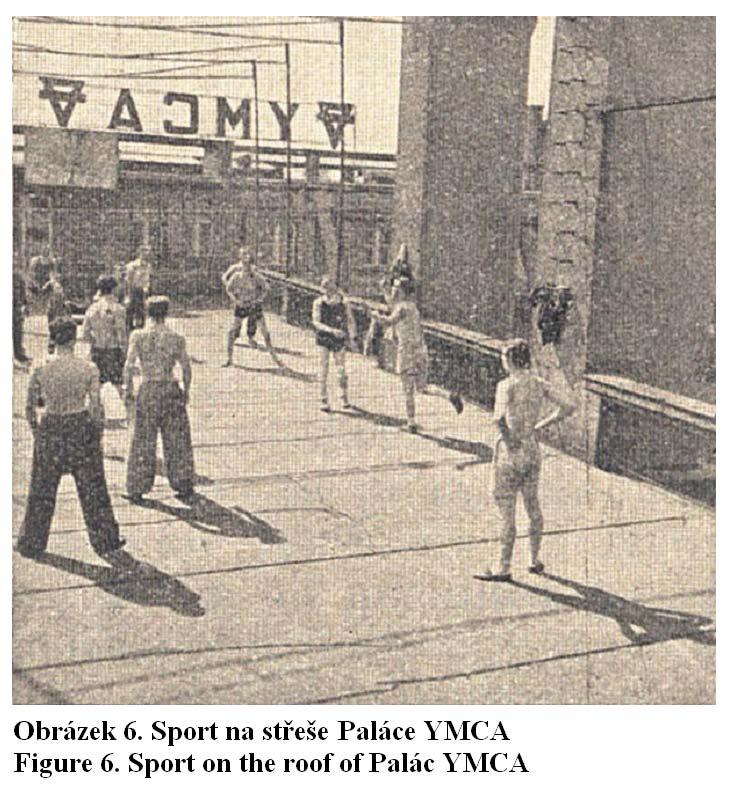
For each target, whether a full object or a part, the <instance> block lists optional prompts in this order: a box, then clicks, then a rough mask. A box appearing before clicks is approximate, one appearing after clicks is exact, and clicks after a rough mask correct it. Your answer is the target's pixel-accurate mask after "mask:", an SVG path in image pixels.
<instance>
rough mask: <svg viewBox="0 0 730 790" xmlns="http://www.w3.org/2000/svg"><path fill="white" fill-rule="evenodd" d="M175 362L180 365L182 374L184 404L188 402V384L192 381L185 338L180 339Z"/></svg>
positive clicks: (191, 369) (191, 370) (191, 368)
mask: <svg viewBox="0 0 730 790" xmlns="http://www.w3.org/2000/svg"><path fill="white" fill-rule="evenodd" d="M177 361H178V362H179V363H180V367H181V369H182V374H183V393H184V395H185V403H187V402H188V401H189V400H190V384H191V382H192V380H193V367H192V365H191V364H190V357H189V356H188V352H187V348H186V347H185V338H184V337H181V338H180V347H179V349H178V353H177Z"/></svg>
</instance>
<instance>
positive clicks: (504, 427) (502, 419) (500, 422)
mask: <svg viewBox="0 0 730 790" xmlns="http://www.w3.org/2000/svg"><path fill="white" fill-rule="evenodd" d="M508 400H509V385H508V383H507V381H506V380H503V381H500V382H499V384H497V392H496V393H495V396H494V422H495V424H496V426H497V430H498V431H499V435H500V436H501V437H502V441H503V442H504V443H505V445H506V446H507V448H508V449H510V450H517V449H518V448H519V446H520V442H519V441H517V440H515V439H514V437H513V436H512V432H511V431H510V429H509V425H508V424H507V403H508Z"/></svg>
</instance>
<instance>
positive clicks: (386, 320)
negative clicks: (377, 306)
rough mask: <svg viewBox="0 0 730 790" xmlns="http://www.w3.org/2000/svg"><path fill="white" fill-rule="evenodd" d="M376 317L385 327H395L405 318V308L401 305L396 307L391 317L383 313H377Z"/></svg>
mask: <svg viewBox="0 0 730 790" xmlns="http://www.w3.org/2000/svg"><path fill="white" fill-rule="evenodd" d="M374 315H375V319H376V320H377V321H378V323H380V324H382V325H383V326H394V325H395V324H397V323H398V322H399V321H402V320H403V317H404V313H403V308H402V306H401V305H396V306H395V308H393V312H392V313H390V315H384V314H383V313H375V314H374Z"/></svg>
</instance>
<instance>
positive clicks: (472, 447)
mask: <svg viewBox="0 0 730 790" xmlns="http://www.w3.org/2000/svg"><path fill="white" fill-rule="evenodd" d="M418 435H419V436H420V437H421V438H422V439H428V441H429V442H434V443H435V444H437V445H438V446H439V447H443V448H444V449H445V450H454V451H455V452H457V453H464V455H472V456H474V460H472V461H465V462H464V463H463V464H457V465H456V468H457V469H458V470H459V471H461V470H462V469H466V468H467V466H476V465H477V464H491V463H492V458H493V453H492V448H491V447H490V446H489V445H488V444H484V442H470V441H468V440H467V439H457V438H456V437H454V436H435V435H434V434H431V433H423V432H421V433H419V434H418Z"/></svg>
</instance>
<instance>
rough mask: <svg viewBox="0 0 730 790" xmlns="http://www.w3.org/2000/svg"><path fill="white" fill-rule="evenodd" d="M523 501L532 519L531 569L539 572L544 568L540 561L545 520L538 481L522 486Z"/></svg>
mask: <svg viewBox="0 0 730 790" xmlns="http://www.w3.org/2000/svg"><path fill="white" fill-rule="evenodd" d="M522 501H523V502H524V503H525V510H526V511H527V516H528V518H529V519H530V530H529V535H530V558H531V563H530V570H532V571H534V572H537V573H539V572H540V571H542V569H543V567H544V566H543V564H542V563H541V562H540V545H541V544H542V533H543V524H544V520H543V517H542V510H541V509H540V500H539V498H538V495H537V481H536V480H535V481H534V482H533V481H531V482H529V483H528V484H526V485H525V486H523V488H522Z"/></svg>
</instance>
